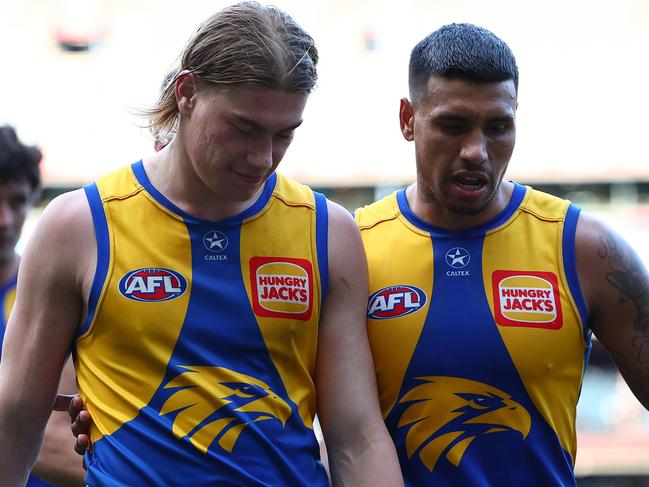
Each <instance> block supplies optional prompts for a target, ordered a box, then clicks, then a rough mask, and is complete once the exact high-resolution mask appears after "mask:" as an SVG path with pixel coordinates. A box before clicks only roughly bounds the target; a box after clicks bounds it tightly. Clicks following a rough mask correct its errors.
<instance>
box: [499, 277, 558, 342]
mask: <svg viewBox="0 0 649 487" xmlns="http://www.w3.org/2000/svg"><path fill="white" fill-rule="evenodd" d="M492 285H493V297H494V314H495V316H496V323H497V324H498V325H500V326H522V327H532V328H546V329H549V330H558V329H559V328H561V327H562V326H563V316H562V314H561V299H560V297H559V281H558V279H557V276H556V275H555V274H554V273H552V272H538V271H495V272H494V273H493V275H492Z"/></svg>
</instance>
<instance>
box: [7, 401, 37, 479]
mask: <svg viewBox="0 0 649 487" xmlns="http://www.w3.org/2000/svg"><path fill="white" fill-rule="evenodd" d="M2 397H7V393H6V392H4V393H3V395H2ZM17 410H18V408H16V407H14V406H12V405H11V404H9V403H8V402H7V401H0V485H2V486H3V487H14V486H22V485H25V482H26V481H27V477H28V476H29V472H30V470H31V467H32V465H33V464H34V461H35V460H36V456H37V455H38V450H39V448H40V445H41V442H42V440H43V431H42V430H38V429H36V428H32V427H24V425H25V422H24V421H22V417H21V414H20V413H18V412H17ZM32 424H33V423H32Z"/></svg>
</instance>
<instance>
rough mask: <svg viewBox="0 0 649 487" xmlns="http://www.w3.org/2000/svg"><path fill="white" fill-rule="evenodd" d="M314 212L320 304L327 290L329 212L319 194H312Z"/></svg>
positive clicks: (323, 198)
mask: <svg viewBox="0 0 649 487" xmlns="http://www.w3.org/2000/svg"><path fill="white" fill-rule="evenodd" d="M313 195H314V196H315V210H316V229H315V235H316V248H317V249H318V269H319V271H320V285H321V287H322V296H321V297H320V302H321V303H324V302H325V299H326V297H327V289H328V288H329V248H328V247H329V242H328V238H329V212H328V211H327V199H326V198H325V196H324V195H323V194H321V193H316V192H315V191H314V192H313Z"/></svg>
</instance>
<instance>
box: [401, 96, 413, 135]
mask: <svg viewBox="0 0 649 487" xmlns="http://www.w3.org/2000/svg"><path fill="white" fill-rule="evenodd" d="M399 124H400V125H401V134H403V138H404V139H406V140H407V141H408V142H412V141H413V140H414V139H415V112H414V109H413V107H412V103H410V101H409V100H408V99H407V98H401V105H400V106H399Z"/></svg>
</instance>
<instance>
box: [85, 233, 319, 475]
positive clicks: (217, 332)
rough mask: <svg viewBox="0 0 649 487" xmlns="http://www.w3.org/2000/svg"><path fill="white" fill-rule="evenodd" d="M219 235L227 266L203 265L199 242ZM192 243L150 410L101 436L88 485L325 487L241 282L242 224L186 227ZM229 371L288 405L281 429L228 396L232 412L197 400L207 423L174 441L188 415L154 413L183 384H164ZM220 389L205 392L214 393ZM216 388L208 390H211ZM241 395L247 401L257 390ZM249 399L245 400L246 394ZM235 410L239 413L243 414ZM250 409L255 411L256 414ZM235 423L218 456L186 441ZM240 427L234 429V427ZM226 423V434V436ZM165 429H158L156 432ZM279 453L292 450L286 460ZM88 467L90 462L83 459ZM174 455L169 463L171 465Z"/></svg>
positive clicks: (214, 447)
mask: <svg viewBox="0 0 649 487" xmlns="http://www.w3.org/2000/svg"><path fill="white" fill-rule="evenodd" d="M214 230H218V231H220V232H222V233H224V234H225V235H226V237H227V239H228V245H227V249H226V252H224V253H223V255H227V257H228V259H227V260H226V261H208V260H205V259H204V256H205V255H206V254H209V251H207V250H206V249H205V247H204V244H203V237H204V236H205V234H206V233H208V232H211V231H214ZM188 231H189V234H190V238H191V245H192V259H193V262H192V283H191V297H190V301H189V305H188V309H187V313H186V317H185V322H184V323H183V327H182V330H181V332H180V336H179V337H178V340H177V342H176V346H175V349H174V351H173V354H172V356H171V359H170V361H169V366H168V368H167V372H166V375H165V378H164V379H163V381H162V383H161V384H160V386H159V388H158V390H157V391H156V392H155V394H154V396H153V398H152V400H151V401H150V403H149V404H148V405H147V406H145V407H144V408H143V409H142V410H141V411H140V413H139V415H138V417H136V418H135V419H134V420H133V421H131V422H129V423H127V424H125V425H124V426H122V427H121V428H120V429H119V430H118V431H117V432H115V433H113V434H112V435H109V436H104V437H103V438H101V439H100V440H99V441H97V442H96V443H95V445H94V450H95V452H96V453H97V457H98V458H101V466H99V465H97V466H93V468H89V471H90V472H92V474H93V476H92V478H89V484H90V485H95V484H94V483H93V482H97V485H103V482H108V480H107V479H104V478H103V477H102V476H103V473H102V471H104V472H111V473H112V472H119V475H120V478H124V479H129V482H130V483H129V485H143V483H144V482H145V479H143V477H142V473H143V472H145V473H146V481H147V482H148V483H149V484H150V485H165V486H179V487H185V486H186V485H187V482H190V483H191V485H192V486H212V485H219V486H230V485H231V486H240V485H246V486H257V485H260V486H261V485H267V486H283V485H291V486H322V487H325V486H326V485H327V476H326V472H325V470H324V467H323V466H322V463H321V462H320V461H319V460H318V458H319V457H318V444H317V441H316V439H315V436H314V434H313V431H312V430H309V429H307V428H306V427H305V426H304V424H303V423H302V420H301V417H300V415H299V413H298V411H297V406H296V405H295V404H294V403H293V402H292V401H290V399H289V398H288V397H287V392H286V389H285V387H284V385H283V383H282V381H281V378H280V376H279V373H278V372H277V369H276V368H275V365H274V363H273V361H272V359H271V357H270V355H269V353H268V348H267V346H266V344H265V342H264V339H263V337H262V335H261V331H260V329H259V326H258V324H257V322H256V319H255V316H254V314H253V311H252V309H251V306H250V303H249V300H248V296H247V293H246V289H245V287H244V284H243V277H242V273H241V263H240V257H239V248H240V238H241V229H240V227H238V226H232V225H230V226H220V225H219V226H217V225H215V224H205V223H203V224H201V225H191V224H188ZM197 366H198V367H200V366H205V367H227V368H228V369H231V370H234V371H235V372H238V373H241V374H245V375H248V376H251V377H254V378H256V379H258V380H261V381H264V382H265V383H266V384H268V385H269V386H270V389H271V390H272V392H274V393H275V394H276V395H277V396H279V397H281V399H282V400H283V401H284V402H286V403H287V404H288V405H289V406H290V409H291V415H290V417H289V418H288V420H287V421H286V424H285V425H282V424H281V422H280V421H279V420H276V419H269V420H265V421H260V422H253V418H251V416H250V415H249V413H247V412H245V409H242V410H241V411H236V408H237V405H238V404H239V403H237V401H240V400H241V397H235V396H232V402H231V403H230V405H228V406H224V407H221V408H220V409H214V407H212V402H213V401H214V399H213V398H212V397H210V398H209V400H206V398H205V395H202V396H198V395H197V396H196V397H195V398H196V401H199V402H200V401H202V402H200V403H199V406H200V407H204V408H205V411H206V412H204V413H203V415H204V418H203V419H202V420H200V421H198V422H197V424H195V425H192V426H191V431H190V432H189V433H188V434H186V435H185V436H184V437H183V438H182V439H177V438H176V437H175V436H173V434H172V424H173V423H174V420H175V419H176V418H177V416H178V415H179V414H181V413H182V411H183V410H184V409H186V408H190V407H193V406H194V405H195V404H196V401H194V403H191V402H190V403H187V405H186V406H185V407H183V408H182V409H179V410H176V411H172V412H169V413H167V414H160V412H161V411H162V408H163V406H164V404H165V403H166V401H167V400H169V398H170V397H172V396H173V395H174V394H175V393H177V392H179V391H182V390H183V388H182V387H174V388H168V387H167V388H166V387H165V386H166V385H167V384H169V382H170V381H171V380H173V379H175V378H177V377H179V376H180V375H181V374H183V373H185V372H187V370H188V369H186V368H185V367H197ZM218 385H219V384H218V383H217V384H213V389H211V390H210V391H208V392H211V393H212V394H213V395H216V391H218ZM210 386H212V384H210ZM250 389H251V390H252V391H253V392H250V391H248V392H246V391H244V393H242V394H241V395H240V396H243V397H244V398H245V397H246V396H250V395H251V394H252V393H254V387H251V388H250ZM249 392H250V393H249ZM244 406H245V404H244V405H240V406H239V407H244ZM253 412H254V411H253ZM229 417H233V418H237V420H238V421H237V422H238V423H241V422H243V423H247V425H246V426H245V428H244V429H243V430H242V431H241V433H240V434H239V436H238V439H237V440H236V443H235V446H234V448H233V449H232V451H231V452H228V451H226V450H225V449H223V448H222V447H221V446H220V444H219V443H218V440H219V438H220V436H219V435H217V436H216V437H215V438H214V440H213V442H212V443H211V444H210V445H209V448H208V451H207V452H206V453H202V452H201V451H199V450H198V449H197V448H196V447H195V446H194V445H192V443H191V441H190V436H192V434H194V433H195V432H197V431H199V430H201V429H202V428H203V427H205V426H207V425H209V424H213V423H214V422H215V421H216V420H218V419H224V418H229ZM235 424H236V423H235ZM228 428H229V426H228V425H225V426H224V427H223V430H222V433H221V434H223V435H224V434H226V432H227V430H228ZM161 431H164V432H165V433H163V434H162V435H161V434H160V432H161ZM118 445H129V448H130V449H131V450H130V451H133V450H135V451H138V453H139V458H140V459H143V460H144V462H141V461H139V462H136V463H134V462H133V461H132V460H131V458H130V455H129V452H126V451H119V450H118V448H119V447H118ZM285 452H290V453H291V457H290V458H287V457H286V454H285ZM88 458H89V461H90V462H92V461H93V457H91V456H89V457H88ZM172 458H173V461H170V459H172Z"/></svg>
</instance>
